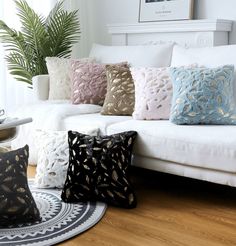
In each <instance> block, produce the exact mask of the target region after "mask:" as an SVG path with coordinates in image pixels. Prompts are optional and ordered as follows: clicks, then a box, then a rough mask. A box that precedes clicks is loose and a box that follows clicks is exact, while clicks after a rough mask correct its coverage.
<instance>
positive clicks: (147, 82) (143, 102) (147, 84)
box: [131, 67, 172, 120]
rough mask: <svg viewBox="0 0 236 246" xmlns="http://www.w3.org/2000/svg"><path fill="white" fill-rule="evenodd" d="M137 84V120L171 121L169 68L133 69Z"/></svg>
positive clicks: (135, 115) (134, 116) (132, 72)
mask: <svg viewBox="0 0 236 246" xmlns="http://www.w3.org/2000/svg"><path fill="white" fill-rule="evenodd" d="M131 74H132V76H133V79H134V84H135V109H134V112H133V118H134V119H137V120H160V119H169V115H170V108H171V99H172V82H171V78H170V74H169V68H167V67H164V68H131Z"/></svg>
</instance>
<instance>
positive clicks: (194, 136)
mask: <svg viewBox="0 0 236 246" xmlns="http://www.w3.org/2000/svg"><path fill="white" fill-rule="evenodd" d="M130 130H134V131H137V132H138V138H137V140H136V144H135V147H134V153H135V154H138V155H141V156H145V157H150V158H158V159H162V160H167V161H172V162H177V163H181V164H185V165H190V166H196V167H202V168H208V169H214V170H222V171H226V172H236V138H235V136H236V127H235V126H215V125H211V126H203V125H197V126H178V125H174V124H172V123H171V122H169V121H136V120H130V121H126V122H121V123H117V124H113V125H110V126H109V127H108V129H107V134H114V133H118V132H123V131H130Z"/></svg>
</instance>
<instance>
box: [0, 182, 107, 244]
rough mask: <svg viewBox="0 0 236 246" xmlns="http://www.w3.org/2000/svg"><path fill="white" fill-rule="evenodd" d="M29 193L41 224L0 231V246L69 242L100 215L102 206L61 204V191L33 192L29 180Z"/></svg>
mask: <svg viewBox="0 0 236 246" xmlns="http://www.w3.org/2000/svg"><path fill="white" fill-rule="evenodd" d="M29 186H30V190H31V192H32V194H33V196H34V199H35V201H36V204H37V206H38V208H39V211H40V214H41V217H42V221H41V222H40V223H37V224H27V225H19V226H18V227H14V228H8V229H0V245H1V246H2V245H4V246H5V245H6V246H7V245H8V246H13V245H19V246H23V245H30V246H39V245H40V246H44V245H45V246H49V245H54V244H56V243H59V242H62V241H65V240H67V239H69V238H72V237H74V236H76V235H78V234H80V233H82V232H84V231H85V230H87V229H89V228H91V227H92V226H94V225H95V224H96V223H97V222H98V221H99V220H100V219H101V218H102V217H103V215H104V213H105V211H106V205H105V204H104V203H100V202H95V203H92V202H87V203H77V204H69V203H64V202H62V201H61V197H60V196H61V191H60V190H56V189H37V188H36V187H34V185H33V180H30V181H29Z"/></svg>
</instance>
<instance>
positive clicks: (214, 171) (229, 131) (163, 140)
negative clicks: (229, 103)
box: [34, 45, 236, 186]
mask: <svg viewBox="0 0 236 246" xmlns="http://www.w3.org/2000/svg"><path fill="white" fill-rule="evenodd" d="M93 56H96V54H95V55H94V54H93ZM120 59H121V58H120ZM193 63H198V64H199V65H203V66H208V67H215V66H219V65H225V64H234V65H235V66H236V45H235V46H234V45H231V46H221V47H211V48H191V49H185V48H181V47H178V46H175V47H174V49H173V54H172V61H171V64H169V65H172V66H179V65H189V64H193ZM34 83H35V86H36V87H35V88H38V89H37V92H36V94H37V95H38V99H39V100H40V99H43V100H45V99H47V98H46V96H45V95H48V88H49V86H48V84H49V77H48V76H47V75H43V76H40V75H39V76H37V77H35V78H34ZM37 85H40V86H37ZM85 125H86V126H90V127H94V128H98V129H99V130H100V134H103V135H104V134H113V133H117V132H122V131H127V130H135V131H137V132H138V138H137V141H136V143H135V148H134V160H133V165H135V166H138V167H142V168H147V169H151V170H157V171H161V172H165V173H171V174H176V175H181V176H185V177H190V178H195V179H200V180H205V181H210V182H214V183H219V184H225V185H229V186H236V126H202V125H201V126H200V125H196V126H178V125H174V124H172V123H170V122H169V121H168V120H162V121H158V120H156V121H142V120H139V121H138V120H133V119H132V117H131V116H102V115H100V114H99V113H95V114H84V115H75V116H69V117H66V118H65V119H63V121H62V124H61V126H62V129H61V130H70V129H72V130H78V131H79V130H80V129H81V128H83V126H85Z"/></svg>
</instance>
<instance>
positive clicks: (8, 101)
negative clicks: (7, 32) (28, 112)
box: [0, 0, 57, 112]
mask: <svg viewBox="0 0 236 246" xmlns="http://www.w3.org/2000/svg"><path fill="white" fill-rule="evenodd" d="M27 2H28V3H29V5H30V6H31V7H33V9H34V10H35V11H36V12H37V13H39V14H42V15H44V16H45V15H47V14H48V13H49V11H50V10H51V9H52V7H53V6H54V4H55V3H56V2H57V0H27ZM0 19H1V20H3V21H4V22H6V23H7V25H8V26H10V27H11V28H14V29H16V30H19V29H20V23H19V19H18V17H17V15H16V8H15V3H14V1H13V0H0ZM30 94H32V90H31V89H29V88H28V85H27V84H25V83H22V82H19V81H16V80H15V79H14V78H13V77H12V76H11V75H9V73H8V71H7V66H6V64H5V60H4V49H3V46H2V44H0V109H1V108H4V109H5V110H6V111H7V112H11V111H14V110H15V109H16V108H17V107H19V106H20V105H22V104H24V103H27V102H29V101H30V100H31V95H30Z"/></svg>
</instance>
